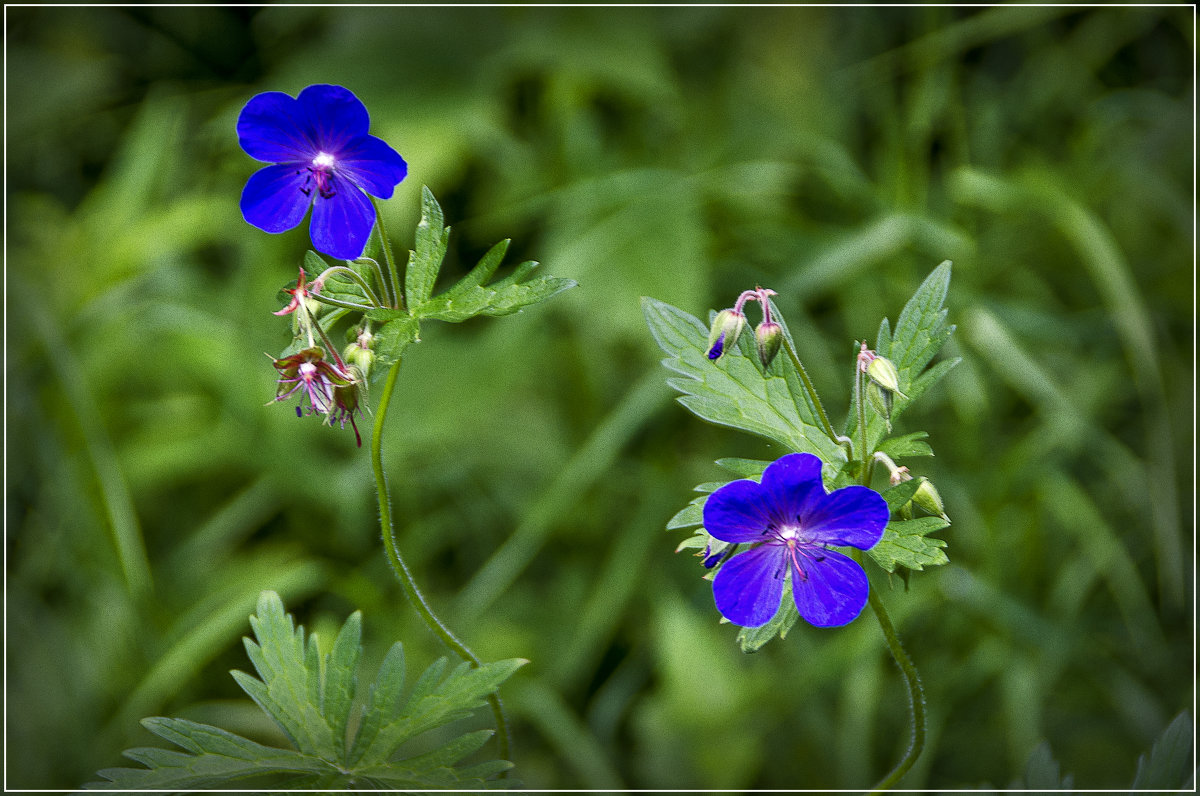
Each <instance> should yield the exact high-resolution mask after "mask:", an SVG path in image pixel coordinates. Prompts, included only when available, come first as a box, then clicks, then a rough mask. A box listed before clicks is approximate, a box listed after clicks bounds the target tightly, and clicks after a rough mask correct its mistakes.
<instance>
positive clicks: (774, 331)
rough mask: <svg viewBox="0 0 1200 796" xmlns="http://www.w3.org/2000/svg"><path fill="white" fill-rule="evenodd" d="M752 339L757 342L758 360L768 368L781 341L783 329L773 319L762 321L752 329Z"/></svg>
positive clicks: (777, 351)
mask: <svg viewBox="0 0 1200 796" xmlns="http://www.w3.org/2000/svg"><path fill="white" fill-rule="evenodd" d="M754 341H755V342H756V343H757V344H758V359H759V361H761V362H762V364H763V367H764V368H768V367H770V366H771V360H773V359H774V358H775V355H776V354H778V353H779V346H780V345H781V344H782V343H783V329H782V328H781V327H780V326H779V324H777V323H775V321H763V322H762V323H760V324H759V325H758V328H756V329H755V330H754Z"/></svg>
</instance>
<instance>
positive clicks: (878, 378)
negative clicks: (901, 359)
mask: <svg viewBox="0 0 1200 796" xmlns="http://www.w3.org/2000/svg"><path fill="white" fill-rule="evenodd" d="M867 375H868V376H870V377H871V381H872V382H873V383H875V384H878V385H879V386H880V387H882V388H883V389H884V390H887V391H888V392H889V393H895V394H896V395H899V396H900V397H901V398H908V396H907V395H905V394H904V393H902V392H901V391H900V373H899V371H897V370H896V366H895V365H894V364H893V363H892V360H890V359H888V358H887V357H881V356H878V355H876V356H874V357H872V358H871V361H870V362H869V363H867Z"/></svg>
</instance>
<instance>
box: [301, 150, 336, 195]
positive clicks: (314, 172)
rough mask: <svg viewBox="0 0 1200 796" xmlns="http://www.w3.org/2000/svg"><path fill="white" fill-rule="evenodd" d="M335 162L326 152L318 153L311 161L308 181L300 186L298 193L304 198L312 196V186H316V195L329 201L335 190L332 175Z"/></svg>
mask: <svg viewBox="0 0 1200 796" xmlns="http://www.w3.org/2000/svg"><path fill="white" fill-rule="evenodd" d="M336 164H337V160H336V159H335V158H334V157H333V155H330V154H329V153H327V152H318V153H317V156H316V157H315V158H313V159H312V163H310V164H309V165H308V166H307V168H308V179H306V180H305V181H304V184H303V185H301V186H300V192H301V193H303V194H304V195H305V196H312V192H313V184H314V183H315V184H316V189H317V193H318V194H320V196H321V198H322V199H329V198H330V197H332V196H333V195H334V194H336V193H337V190H335V189H334V187H333V173H334V171H335V168H334V167H335V165H336Z"/></svg>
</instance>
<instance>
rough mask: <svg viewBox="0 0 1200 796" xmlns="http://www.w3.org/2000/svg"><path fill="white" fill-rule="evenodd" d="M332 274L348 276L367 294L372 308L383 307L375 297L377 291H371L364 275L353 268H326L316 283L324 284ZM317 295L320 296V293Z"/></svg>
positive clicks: (333, 266)
mask: <svg viewBox="0 0 1200 796" xmlns="http://www.w3.org/2000/svg"><path fill="white" fill-rule="evenodd" d="M330 274H346V275H347V276H348V277H350V279H351V280H353V281H354V282H355V283H356V284H357V285H358V286H359V287H361V288H362V289H363V292H364V293H366V295H367V298H368V299H370V300H371V304H372V306H375V307H382V306H383V304H382V303H381V302H380V301H379V296H377V295H375V291H374V290H372V289H371V286H370V285H369V284H367V280H365V279H363V278H362V274H360V273H358V271H355V270H354V269H353V268H347V267H346V266H344V265H332V266H330V267H329V268H326V269H325V270H324V271H323V272H322V273H321V275H320V276H318V277H317V278H316V279H315V280H314V281H316V282H320V283H321V284H324V280H325V277H327V276H329V275H330ZM317 295H320V294H319V293H318V294H317Z"/></svg>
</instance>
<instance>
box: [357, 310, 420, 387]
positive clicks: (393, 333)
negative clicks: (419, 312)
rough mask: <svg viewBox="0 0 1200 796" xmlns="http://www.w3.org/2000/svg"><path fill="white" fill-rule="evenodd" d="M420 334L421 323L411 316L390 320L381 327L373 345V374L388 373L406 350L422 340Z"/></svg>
mask: <svg viewBox="0 0 1200 796" xmlns="http://www.w3.org/2000/svg"><path fill="white" fill-rule="evenodd" d="M368 314H369V313H368ZM420 332H421V325H420V323H419V322H418V321H417V319H416V318H414V317H412V316H411V315H402V316H400V317H398V318H396V319H395V320H389V321H388V322H387V323H385V324H384V325H383V326H382V327H380V328H379V330H378V331H376V332H375V340H374V342H373V344H372V350H374V352H375V362H376V364H375V366H374V367H373V368H372V373H374V374H379V373H386V372H387V370H388V368H389V367H391V365H392V363H393V362H395V361H396V360H397V359H399V358H400V357H401V356H403V354H404V351H405V349H406V348H408V347H409V346H410V345H412V344H413V343H415V342H416V341H417V340H419V339H420V337H419V335H420Z"/></svg>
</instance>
